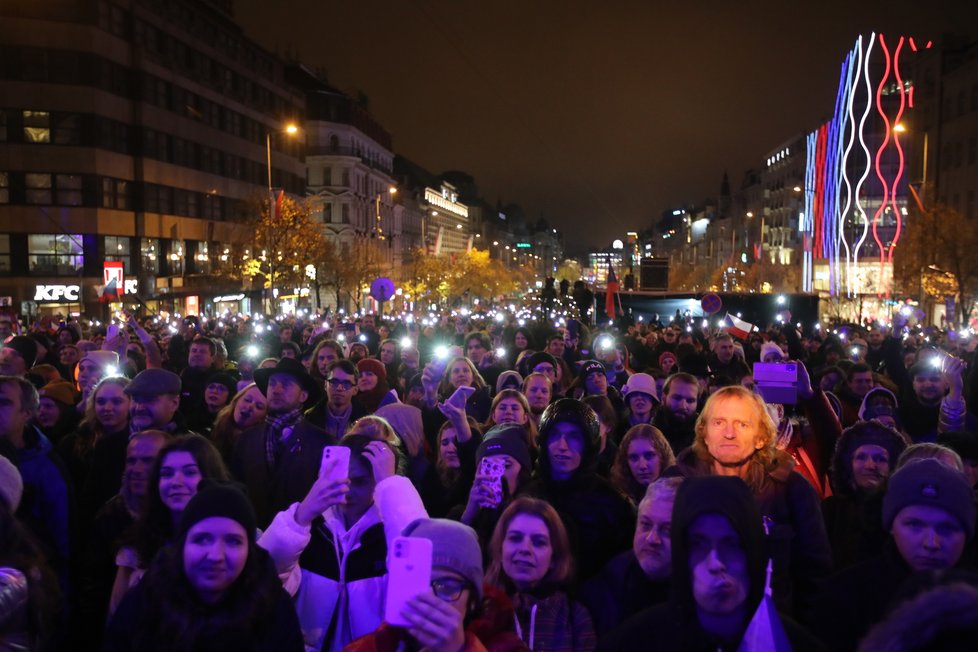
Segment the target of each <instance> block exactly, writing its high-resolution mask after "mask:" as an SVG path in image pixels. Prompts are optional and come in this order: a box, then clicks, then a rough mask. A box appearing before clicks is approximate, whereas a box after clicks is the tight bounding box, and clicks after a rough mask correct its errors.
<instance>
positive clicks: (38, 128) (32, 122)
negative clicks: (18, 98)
mask: <svg viewBox="0 0 978 652" xmlns="http://www.w3.org/2000/svg"><path fill="white" fill-rule="evenodd" d="M24 142H28V143H50V142H51V114H50V113H48V112H47V111H24Z"/></svg>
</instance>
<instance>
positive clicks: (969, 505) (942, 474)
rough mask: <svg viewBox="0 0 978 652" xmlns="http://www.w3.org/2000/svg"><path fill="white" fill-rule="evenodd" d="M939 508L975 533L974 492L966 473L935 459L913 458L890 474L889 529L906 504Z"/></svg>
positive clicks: (886, 519) (885, 507)
mask: <svg viewBox="0 0 978 652" xmlns="http://www.w3.org/2000/svg"><path fill="white" fill-rule="evenodd" d="M911 505H923V506H925V507H939V508H941V509H943V510H944V511H946V512H947V513H949V514H951V515H952V516H954V517H955V518H957V519H958V521H959V522H960V523H961V527H962V528H964V530H965V532H967V533H968V540H969V541H970V540H971V538H972V537H973V536H974V534H975V509H976V508H975V494H974V490H973V489H972V488H971V486H970V485H969V484H968V481H967V479H965V477H964V474H963V473H962V472H961V471H958V470H957V469H952V468H951V467H950V466H948V465H946V464H944V463H942V462H938V461H937V460H935V459H921V460H912V461H910V462H907V464H906V465H905V466H903V467H901V468H900V469H899V470H897V472H896V473H894V474H893V475H892V476H891V477H890V482H889V485H888V486H887V488H886V495H885V496H884V497H883V527H884V528H885V529H886V530H887V531H889V530H890V529H891V528H892V527H893V521H894V520H895V519H896V517H897V514H899V513H900V510H902V509H903V508H904V507H909V506H911Z"/></svg>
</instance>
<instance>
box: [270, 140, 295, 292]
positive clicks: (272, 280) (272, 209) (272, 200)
mask: <svg viewBox="0 0 978 652" xmlns="http://www.w3.org/2000/svg"><path fill="white" fill-rule="evenodd" d="M273 133H275V134H287V135H289V136H294V135H295V134H297V133H299V127H298V126H297V125H295V124H294V123H289V124H287V125H285V127H283V128H282V129H278V130H271V131H266V132H265V165H266V168H267V171H268V221H269V228H267V229H266V230H265V245H266V246H265V249H266V250H267V251H268V252H269V258H268V284H269V287H268V289H269V291H268V294H267V295H266V301H267V300H268V298H269V297H271V300H272V302H274V300H275V271H274V270H275V264H274V262H272V261H273V258H272V255H273V254H272V246H271V237H272V228H271V226H272V225H273V224H274V219H275V191H274V189H273V188H272V134H273Z"/></svg>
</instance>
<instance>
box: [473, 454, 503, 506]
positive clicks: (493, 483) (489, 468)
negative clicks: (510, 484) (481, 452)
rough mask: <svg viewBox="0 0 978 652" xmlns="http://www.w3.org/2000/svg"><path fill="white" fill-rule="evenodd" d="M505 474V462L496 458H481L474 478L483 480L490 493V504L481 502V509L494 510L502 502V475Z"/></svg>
mask: <svg viewBox="0 0 978 652" xmlns="http://www.w3.org/2000/svg"><path fill="white" fill-rule="evenodd" d="M505 472H506V462H504V461H503V460H501V459H499V458H497V457H483V458H482V461H481V462H479V471H478V473H477V474H476V477H477V478H479V479H481V480H483V481H484V482H485V483H486V485H487V486H488V487H489V489H490V490H491V491H492V502H483V503H481V504H480V506H481V507H487V508H489V509H495V508H496V507H499V505H500V504H501V503H502V502H503V474H504V473H505Z"/></svg>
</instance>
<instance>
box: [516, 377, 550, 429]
mask: <svg viewBox="0 0 978 652" xmlns="http://www.w3.org/2000/svg"><path fill="white" fill-rule="evenodd" d="M523 395H524V396H525V397H526V402H527V403H529V405H530V414H529V415H527V416H529V417H530V421H532V422H533V423H534V424H535V425H537V426H539V425H540V415H541V414H543V411H544V410H546V409H547V406H548V405H550V401H551V400H552V399H553V383H552V382H551V380H550V377H549V376H547V375H545V374H541V373H536V372H534V373H532V374H530V375H529V376H527V377H526V378H525V379H524V380H523Z"/></svg>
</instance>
